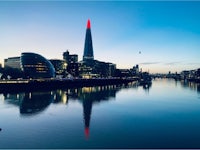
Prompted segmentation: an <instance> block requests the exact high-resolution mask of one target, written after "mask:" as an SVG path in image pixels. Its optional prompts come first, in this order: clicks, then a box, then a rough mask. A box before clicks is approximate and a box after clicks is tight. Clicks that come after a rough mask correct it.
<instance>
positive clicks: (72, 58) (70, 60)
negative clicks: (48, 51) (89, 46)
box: [63, 50, 79, 77]
mask: <svg viewBox="0 0 200 150" xmlns="http://www.w3.org/2000/svg"><path fill="white" fill-rule="evenodd" d="M63 59H64V60H65V61H66V62H67V71H68V73H70V74H71V75H72V76H74V77H77V76H78V75H79V73H78V55H76V54H72V55H71V54H69V51H68V50H67V51H66V52H64V53H63Z"/></svg>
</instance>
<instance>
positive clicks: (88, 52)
mask: <svg viewBox="0 0 200 150" xmlns="http://www.w3.org/2000/svg"><path fill="white" fill-rule="evenodd" d="M87 60H94V55H93V46H92V34H91V26H90V20H89V19H88V21H87V29H86V35H85V46H84V54H83V61H87Z"/></svg>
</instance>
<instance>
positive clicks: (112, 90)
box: [4, 85, 132, 138]
mask: <svg viewBox="0 0 200 150" xmlns="http://www.w3.org/2000/svg"><path fill="white" fill-rule="evenodd" d="M131 87H132V86H130V87H127V86H126V87H123V88H131ZM120 89H122V87H119V86H115V85H112V86H98V87H83V88H78V89H66V90H56V91H48V92H29V93H16V94H14V93H13V94H10V93H9V94H4V100H5V101H6V102H7V103H9V104H13V105H16V106H18V107H19V111H20V115H22V116H30V115H36V114H39V113H41V112H42V111H44V110H45V109H46V108H47V107H48V106H49V105H50V104H51V103H54V104H57V103H63V104H68V101H69V100H78V101H80V102H81V103H82V106H83V119H84V132H85V137H86V138H89V127H90V118H91V113H92V105H93V104H94V103H100V102H102V101H108V100H110V99H111V98H115V97H116V93H117V92H118V91H119V90H120Z"/></svg>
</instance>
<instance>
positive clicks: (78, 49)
mask: <svg viewBox="0 0 200 150" xmlns="http://www.w3.org/2000/svg"><path fill="white" fill-rule="evenodd" d="M88 19H90V20H91V32H92V38H93V49H94V58H95V59H97V60H100V61H106V62H112V63H115V64H117V68H132V67H133V66H134V65H136V64H139V66H140V67H142V69H143V71H149V72H151V73H155V72H159V73H168V72H169V71H171V72H176V71H177V72H180V71H182V70H191V69H197V68H200V59H199V58H200V1H193V2H189V1H182V2H181V1H179V2H173V1H166V2H162V1H154V2H151V1H146V2H145V1H138V2H137V1H127V2H122V1H104V2H95V1H88V2H86V1H84V2H81V1H76V2H70V1H60V2H56V1H43V2H41V1H35V2H34V1H32V2H28V1H21V2H15V1H10V2H6V1H0V62H1V63H3V60H4V59H5V58H8V57H14V56H20V54H21V53H22V52H35V53H39V54H41V55H43V56H44V57H46V58H48V59H54V58H58V59H62V53H63V52H64V51H66V50H67V49H68V50H69V52H70V53H71V54H78V56H79V60H82V57H83V49H84V40H85V32H86V23H87V20H88ZM140 52H141V53H140Z"/></svg>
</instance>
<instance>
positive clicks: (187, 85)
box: [180, 81, 200, 94]
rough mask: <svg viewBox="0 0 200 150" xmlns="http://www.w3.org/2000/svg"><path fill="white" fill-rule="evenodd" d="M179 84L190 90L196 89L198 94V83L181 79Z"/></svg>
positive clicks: (199, 87) (199, 85) (199, 86)
mask: <svg viewBox="0 0 200 150" xmlns="http://www.w3.org/2000/svg"><path fill="white" fill-rule="evenodd" d="M180 83H181V86H182V87H184V88H190V89H191V90H194V91H197V92H198V93H199V94H200V83H195V82H187V81H181V82H180Z"/></svg>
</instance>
